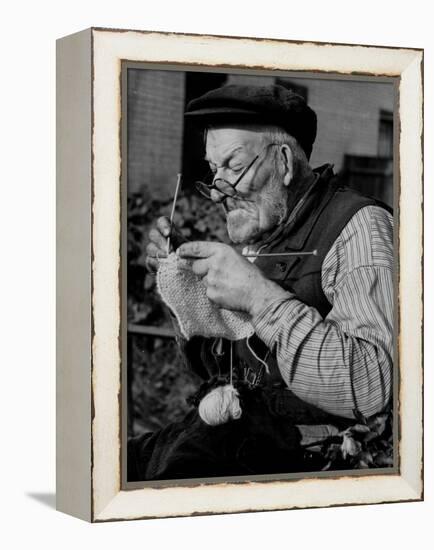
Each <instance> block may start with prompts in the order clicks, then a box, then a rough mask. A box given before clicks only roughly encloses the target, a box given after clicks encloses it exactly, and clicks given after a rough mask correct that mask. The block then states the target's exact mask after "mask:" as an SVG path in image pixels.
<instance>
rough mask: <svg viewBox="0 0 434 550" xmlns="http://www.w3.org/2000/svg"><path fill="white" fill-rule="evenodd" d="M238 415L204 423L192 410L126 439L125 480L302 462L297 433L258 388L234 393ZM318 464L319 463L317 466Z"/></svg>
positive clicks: (292, 466) (300, 465)
mask: <svg viewBox="0 0 434 550" xmlns="http://www.w3.org/2000/svg"><path fill="white" fill-rule="evenodd" d="M240 401H241V407H242V415H241V418H240V419H238V420H232V421H230V422H227V423H226V424H222V425H219V426H208V425H207V424H206V423H205V422H203V420H202V419H201V418H200V417H199V415H198V413H197V409H192V411H190V412H189V413H188V414H187V415H186V417H185V418H184V419H183V420H182V421H181V422H176V423H173V424H170V425H169V426H167V427H166V428H164V429H162V430H159V431H158V432H154V433H150V434H145V435H142V436H139V437H135V438H132V439H130V440H129V442H128V481H146V480H165V479H188V478H204V477H218V476H224V477H226V476H242V475H260V474H283V473H291V472H303V471H307V470H312V469H316V467H314V468H312V464H311V465H307V464H306V462H305V455H304V453H303V449H302V448H301V447H300V439H301V436H300V432H299V430H298V429H297V428H296V427H295V426H294V424H293V423H292V422H291V421H290V420H289V419H288V418H287V417H285V416H282V415H281V414H279V413H278V412H277V411H276V410H275V407H273V406H272V400H270V399H269V398H268V396H267V394H266V392H264V391H263V390H262V389H259V388H257V389H255V390H245V391H244V392H242V393H241V395H240ZM319 469H320V468H319Z"/></svg>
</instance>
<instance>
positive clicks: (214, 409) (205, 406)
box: [199, 384, 241, 426]
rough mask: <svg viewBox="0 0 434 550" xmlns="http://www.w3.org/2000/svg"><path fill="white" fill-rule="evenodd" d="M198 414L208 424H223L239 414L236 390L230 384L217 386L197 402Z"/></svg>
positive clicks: (236, 417) (239, 407)
mask: <svg viewBox="0 0 434 550" xmlns="http://www.w3.org/2000/svg"><path fill="white" fill-rule="evenodd" d="M199 416H200V417H201V418H202V420H203V421H204V422H205V423H206V424H208V425H209V426H218V425H219V424H225V423H226V422H228V421H229V420H237V419H238V418H240V416H241V406H240V400H239V399H238V392H237V390H236V389H235V388H234V387H233V386H232V385H231V384H227V385H226V386H218V387H217V388H214V389H213V390H211V391H210V392H209V393H208V394H207V395H205V397H204V398H203V399H202V401H201V402H200V403H199Z"/></svg>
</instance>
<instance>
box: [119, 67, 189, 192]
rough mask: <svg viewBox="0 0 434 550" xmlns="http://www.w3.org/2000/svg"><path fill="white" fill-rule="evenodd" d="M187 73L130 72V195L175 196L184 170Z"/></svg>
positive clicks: (135, 70) (132, 70)
mask: <svg viewBox="0 0 434 550" xmlns="http://www.w3.org/2000/svg"><path fill="white" fill-rule="evenodd" d="M184 78H185V73H183V72H175V71H154V70H145V69H129V71H128V191H129V193H132V192H139V191H141V190H143V189H144V188H146V189H147V190H148V191H149V192H150V193H151V196H152V197H154V198H159V199H165V198H169V197H170V196H172V195H173V189H174V185H175V182H176V174H177V173H178V172H179V171H180V170H181V158H182V154H181V151H182V136H183V112H184V88H185V86H184Z"/></svg>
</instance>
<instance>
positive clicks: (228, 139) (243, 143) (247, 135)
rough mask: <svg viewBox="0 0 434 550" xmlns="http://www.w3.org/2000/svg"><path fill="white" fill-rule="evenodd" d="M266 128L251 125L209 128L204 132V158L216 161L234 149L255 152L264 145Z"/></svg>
mask: <svg viewBox="0 0 434 550" xmlns="http://www.w3.org/2000/svg"><path fill="white" fill-rule="evenodd" d="M266 130H267V127H266V126H260V125H253V124H239V125H234V124H231V125H229V124H228V125H219V126H211V127H209V128H207V129H206V130H205V136H204V137H205V150H206V157H207V158H213V159H216V160H218V159H219V158H220V157H221V156H225V155H226V154H228V153H229V152H230V151H231V150H233V149H235V148H240V149H245V150H247V151H250V150H255V149H256V148H257V147H260V146H262V145H263V143H264V139H265V135H266Z"/></svg>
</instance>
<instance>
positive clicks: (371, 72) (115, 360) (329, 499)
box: [57, 28, 423, 522]
mask: <svg viewBox="0 0 434 550" xmlns="http://www.w3.org/2000/svg"><path fill="white" fill-rule="evenodd" d="M125 63H147V64H149V65H150V66H155V67H162V66H163V67H164V66H167V67H169V66H170V67H176V66H179V67H180V68H181V69H182V68H185V67H195V68H196V69H200V68H204V69H208V70H209V69H210V68H211V69H212V68H225V70H229V71H230V70H236V71H249V72H252V71H256V72H264V73H267V72H274V73H278V72H279V71H292V72H296V73H302V74H303V73H312V72H314V73H317V74H318V75H323V76H327V75H335V76H338V77H348V76H353V77H360V78H368V77H373V78H382V77H383V78H391V79H396V83H397V94H398V98H399V100H398V104H399V109H398V112H399V117H398V128H399V130H398V131H397V135H398V140H397V141H398V151H397V153H398V154H395V160H394V162H395V174H396V176H395V177H396V180H395V190H396V194H395V219H396V221H397V222H398V223H397V227H398V230H396V229H395V240H396V245H395V246H396V248H395V250H396V251H397V254H398V260H399V261H398V263H399V269H398V272H397V277H396V304H397V306H398V307H397V309H396V312H397V313H396V316H395V317H396V331H395V338H396V348H397V351H398V353H397V357H398V365H397V366H396V368H397V373H398V375H397V377H396V380H395V390H396V392H395V393H396V403H397V405H398V411H397V419H398V425H399V429H398V434H397V440H396V446H397V453H398V456H399V461H398V465H397V467H396V468H395V469H394V470H393V472H390V473H389V472H387V473H385V472H375V471H373V470H369V471H366V472H364V473H363V475H355V474H351V475H350V474H348V473H345V475H336V474H335V475H333V476H324V475H312V476H304V477H303V478H302V479H300V477H298V478H296V479H278V480H275V479H266V480H257V479H255V480H242V481H233V480H230V479H229V480H226V481H224V482H222V481H219V482H208V481H207V482H203V481H200V482H198V481H195V482H192V481H191V480H190V481H187V482H186V481H184V482H166V483H164V484H163V485H161V484H160V485H152V484H151V485H149V484H148V485H147V486H140V487H134V488H125V479H123V478H122V475H123V474H122V471H123V470H122V463H123V462H125V456H123V452H124V451H123V449H124V447H125V445H123V441H124V437H125V429H124V428H123V426H124V422H125V418H124V416H123V408H122V406H123V405H122V402H123V399H122V391H123V386H124V375H125V369H124V370H122V359H123V358H125V349H124V348H125V335H123V328H122V327H123V325H122V311H123V308H124V306H125V304H124V303H122V292H121V289H122V261H123V260H124V256H122V250H123V248H122V246H123V245H122V235H123V232H122V223H123V222H122V219H123V218H122V211H123V206H122V205H123V204H124V203H125V199H126V198H125V192H122V175H123V170H125V158H124V157H123V155H124V154H125V144H124V146H123V145H122V132H121V128H122V116H123V115H122V114H123V104H122V93H121V91H122V75H123V72H122V71H123V66H124V67H125ZM422 140H423V50H420V49H411V48H408V49H403V48H385V47H378V46H356V45H343V44H321V43H314V42H304V43H301V42H295V41H290V40H288V41H281V40H255V39H253V38H240V37H221V36H201V35H185V34H173V33H170V34H167V33H157V32H150V31H124V30H116V29H103V28H92V29H88V30H86V31H82V32H80V33H77V34H74V35H70V36H68V37H65V38H62V39H60V40H59V41H58V44H57V220H58V221H57V507H58V509H59V510H61V511H64V512H66V513H69V514H71V515H74V516H77V517H80V518H82V519H85V520H87V521H91V522H103V521H112V520H121V519H139V518H143V519H144V518H157V517H173V516H186V515H197V514H216V513H220V514H221V513H236V512H245V511H255V510H282V509H291V508H300V507H302V508H310V507H323V506H338V505H347V504H370V503H380V502H397V501H415V500H421V499H422V498H423V416H422V404H423V366H422V325H423V302H422V281H423V274H422V257H423V234H422V206H423V189H422V185H423V158H422ZM123 201H124V202H123Z"/></svg>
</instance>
